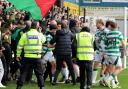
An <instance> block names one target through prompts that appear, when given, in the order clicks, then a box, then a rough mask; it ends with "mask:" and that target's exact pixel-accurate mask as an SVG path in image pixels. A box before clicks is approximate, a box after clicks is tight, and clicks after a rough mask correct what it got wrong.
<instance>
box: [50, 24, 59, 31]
mask: <svg viewBox="0 0 128 89" xmlns="http://www.w3.org/2000/svg"><path fill="white" fill-rule="evenodd" d="M49 28H50V29H49V30H53V29H57V25H55V24H50V27H49Z"/></svg>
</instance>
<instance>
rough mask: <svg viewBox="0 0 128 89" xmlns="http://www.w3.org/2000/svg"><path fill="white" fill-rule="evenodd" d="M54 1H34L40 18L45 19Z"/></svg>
mask: <svg viewBox="0 0 128 89" xmlns="http://www.w3.org/2000/svg"><path fill="white" fill-rule="evenodd" d="M55 2H56V0H36V3H37V5H38V6H39V7H40V9H41V13H42V16H43V17H45V16H46V15H47V13H48V12H49V10H50V9H51V8H52V7H53V5H54V4H55Z"/></svg>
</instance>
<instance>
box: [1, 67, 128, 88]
mask: <svg viewBox="0 0 128 89" xmlns="http://www.w3.org/2000/svg"><path fill="white" fill-rule="evenodd" d="M118 77H119V82H120V85H121V88H120V89H128V78H127V77H128V69H125V70H123V71H122V72H121V73H120V75H119V76H118ZM45 86H46V87H45V89H79V84H77V85H75V86H74V85H72V84H57V85H56V86H52V85H51V84H50V83H49V82H46V84H45ZM15 88H16V82H15V81H11V82H10V83H9V84H8V86H7V88H5V89H15ZM0 89H3V88H0ZM22 89H39V88H38V87H37V84H35V83H32V84H24V86H23V88H22ZM93 89H109V88H108V87H102V86H100V85H96V86H94V87H93Z"/></svg>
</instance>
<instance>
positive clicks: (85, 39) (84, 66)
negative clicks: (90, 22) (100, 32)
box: [76, 27, 94, 89]
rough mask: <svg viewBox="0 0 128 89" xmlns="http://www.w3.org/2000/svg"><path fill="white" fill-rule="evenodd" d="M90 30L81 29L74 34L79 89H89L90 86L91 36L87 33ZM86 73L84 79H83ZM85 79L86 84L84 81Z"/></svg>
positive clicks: (92, 50)
mask: <svg viewBox="0 0 128 89" xmlns="http://www.w3.org/2000/svg"><path fill="white" fill-rule="evenodd" d="M89 32H90V29H89V28H87V27H83V28H82V31H81V32H80V33H78V34H76V43H77V58H78V64H79V66H80V89H85V88H84V87H85V85H87V87H86V89H91V86H92V64H93V63H92V60H93V55H94V48H93V41H94V39H93V35H92V34H90V33H89ZM85 71H86V77H87V78H86V77H85ZM85 79H87V83H85V82H86V80H85Z"/></svg>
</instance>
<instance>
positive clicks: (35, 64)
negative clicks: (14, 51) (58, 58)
mask: <svg viewBox="0 0 128 89" xmlns="http://www.w3.org/2000/svg"><path fill="white" fill-rule="evenodd" d="M42 66H43V64H42V62H41V59H35V58H25V59H24V61H23V64H22V67H21V74H20V78H19V80H18V81H17V86H23V83H24V82H25V79H26V76H27V74H28V72H29V71H28V70H30V69H34V72H35V75H36V77H37V81H38V86H39V87H44V79H43V67H42Z"/></svg>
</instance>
